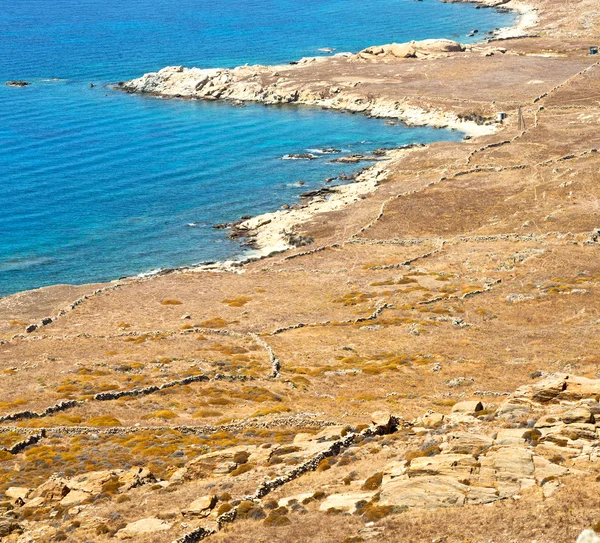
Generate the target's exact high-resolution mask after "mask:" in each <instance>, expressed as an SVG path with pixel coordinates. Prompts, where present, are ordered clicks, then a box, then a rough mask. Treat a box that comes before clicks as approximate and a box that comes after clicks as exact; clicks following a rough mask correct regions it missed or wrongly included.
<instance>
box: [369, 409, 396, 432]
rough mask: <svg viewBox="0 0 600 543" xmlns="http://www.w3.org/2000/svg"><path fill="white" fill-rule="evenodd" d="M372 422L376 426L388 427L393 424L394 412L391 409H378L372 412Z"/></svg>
mask: <svg viewBox="0 0 600 543" xmlns="http://www.w3.org/2000/svg"><path fill="white" fill-rule="evenodd" d="M371 422H372V423H373V424H374V425H375V426H382V427H384V428H388V427H390V426H392V424H393V418H392V414H391V413H390V412H389V411H376V412H375V413H373V414H371Z"/></svg>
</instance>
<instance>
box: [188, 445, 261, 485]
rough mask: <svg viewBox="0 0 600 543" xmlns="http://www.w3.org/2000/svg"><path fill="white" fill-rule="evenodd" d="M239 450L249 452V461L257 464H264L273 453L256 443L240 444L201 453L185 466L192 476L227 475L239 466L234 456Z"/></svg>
mask: <svg viewBox="0 0 600 543" xmlns="http://www.w3.org/2000/svg"><path fill="white" fill-rule="evenodd" d="M239 452H246V453H249V456H248V463H250V464H257V465H259V464H264V463H265V462H266V461H267V460H268V459H269V455H270V454H271V452H270V450H269V449H263V448H261V447H257V446H255V445H238V446H236V447H229V448H227V449H223V450H221V451H213V452H210V453H207V454H201V455H200V456H197V457H196V458H194V459H193V460H190V461H189V462H188V463H187V464H186V466H185V467H186V468H187V470H188V474H189V476H190V477H191V478H199V477H207V476H210V475H214V476H222V475H227V474H228V473H230V472H231V471H232V470H234V469H235V468H236V467H237V464H236V463H235V462H234V457H235V455H236V453H239Z"/></svg>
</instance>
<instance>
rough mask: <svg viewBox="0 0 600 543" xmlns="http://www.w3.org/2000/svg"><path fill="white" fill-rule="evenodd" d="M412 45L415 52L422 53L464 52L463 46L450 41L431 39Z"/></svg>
mask: <svg viewBox="0 0 600 543" xmlns="http://www.w3.org/2000/svg"><path fill="white" fill-rule="evenodd" d="M412 43H414V45H415V48H416V49H417V51H421V52H424V53H459V52H461V51H464V50H465V46H464V45H462V44H461V43H458V42H455V41H452V40H444V39H433V40H421V41H417V42H412Z"/></svg>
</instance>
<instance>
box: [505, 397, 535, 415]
mask: <svg viewBox="0 0 600 543" xmlns="http://www.w3.org/2000/svg"><path fill="white" fill-rule="evenodd" d="M531 409H532V403H531V401H530V400H528V399H525V398H509V399H508V400H506V401H505V402H503V403H502V405H501V406H500V408H499V409H498V413H497V415H498V416H499V417H502V418H520V417H524V416H527V415H529V413H531Z"/></svg>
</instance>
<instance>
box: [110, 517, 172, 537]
mask: <svg viewBox="0 0 600 543" xmlns="http://www.w3.org/2000/svg"><path fill="white" fill-rule="evenodd" d="M170 529H171V524H169V523H168V522H165V521H164V520H160V519H158V518H143V519H140V520H136V521H135V522H130V523H129V524H128V525H127V526H125V528H123V529H122V530H119V531H118V532H117V533H116V536H117V538H118V539H132V538H134V537H138V536H140V535H145V534H154V533H157V532H166V531H167V530H170Z"/></svg>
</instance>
